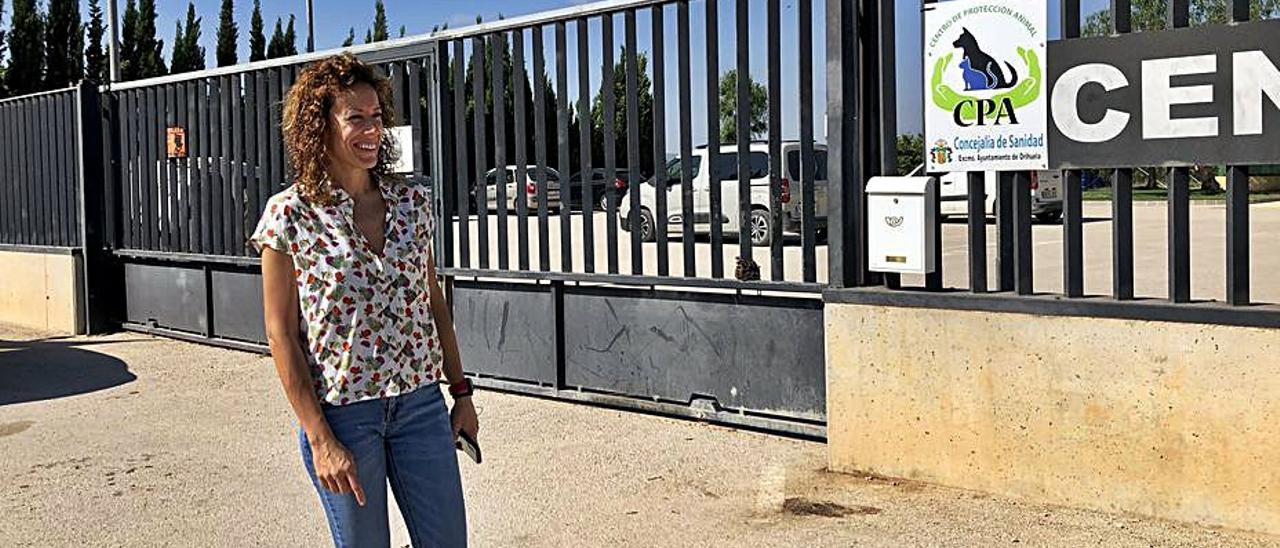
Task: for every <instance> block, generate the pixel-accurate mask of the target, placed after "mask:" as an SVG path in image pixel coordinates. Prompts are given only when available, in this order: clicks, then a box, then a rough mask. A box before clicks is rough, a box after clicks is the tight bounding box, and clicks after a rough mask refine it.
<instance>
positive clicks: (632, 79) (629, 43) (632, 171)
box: [622, 10, 644, 276]
mask: <svg viewBox="0 0 1280 548" xmlns="http://www.w3.org/2000/svg"><path fill="white" fill-rule="evenodd" d="M624 23H625V24H624V27H623V28H624V29H625V32H626V38H625V40H626V48H625V49H624V50H623V51H624V57H623V59H622V62H623V63H624V64H625V65H626V73H627V76H626V78H627V82H626V86H627V93H626V99H627V179H628V180H627V194H628V196H629V197H630V199H631V218H630V219H626V220H625V221H624V222H628V223H631V273H632V274H635V275H637V276H639V275H641V274H644V248H643V245H642V244H641V238H640V236H641V234H640V218H641V214H640V185H641V184H643V182H644V178H643V177H641V176H640V170H641V169H643V165H644V164H643V162H641V161H640V98H639V87H638V85H639V84H638V79H639V64H640V63H639V61H638V58H639V55H640V54H639V53H638V52H637V51H636V49H637V46H636V12H635V10H629V11H627V13H626V16H625V18H624Z"/></svg>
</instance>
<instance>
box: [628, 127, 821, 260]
mask: <svg viewBox="0 0 1280 548" xmlns="http://www.w3.org/2000/svg"><path fill="white" fill-rule="evenodd" d="M750 150H751V157H750V158H749V160H748V165H749V167H750V169H751V174H750V177H751V217H750V223H751V224H750V229H751V243H752V245H757V246H766V245H769V244H770V243H771V242H772V236H773V216H772V215H771V214H770V209H769V204H770V202H771V200H770V192H769V144H768V143H767V142H753V143H751V145H750ZM707 152H708V151H707V147H706V146H701V147H698V148H696V149H694V151H693V156H692V158H691V164H692V171H693V182H692V184H693V228H694V232H695V233H696V234H710V233H711V176H710V171H711V170H708V169H705V166H706V165H707V164H708V163H709V162H708V158H707V156H708V155H707ZM714 171H715V173H716V175H717V177H718V178H719V179H720V181H721V182H720V196H721V200H720V204H721V206H720V211H721V218H720V223H721V227H722V231H723V233H724V235H725V237H726V238H733V237H735V236H736V235H737V234H738V232H739V226H740V223H739V222H738V220H739V218H740V216H739V214H738V208H739V204H738V146H737V145H723V146H721V147H720V153H719V154H718V155H716V166H715V170H714ZM782 175H783V180H782V222H783V226H782V231H783V232H784V233H792V234H798V233H800V230H801V216H802V212H803V209H802V204H801V197H802V196H803V192H802V188H803V187H802V186H801V185H802V184H803V183H802V182H801V177H800V143H799V142H798V141H786V142H783V143H782ZM814 179H816V181H815V183H814V185H813V195H814V219H815V223H814V225H815V226H814V230H815V232H817V233H822V232H825V231H826V228H827V147H826V146H825V145H818V144H815V145H814ZM659 180H662V181H664V182H663V183H662V185H661V189H660V188H659V186H658V183H657V181H659ZM681 184H682V182H681V173H680V160H679V159H678V158H677V159H675V160H672V161H670V162H668V163H667V169H666V173H663V174H659V176H657V177H653V178H651V179H649V180H647V181H645V182H644V184H642V185H640V211H639V214H638V215H637V216H635V218H633V216H632V212H631V200H630V198H629V197H628V196H622V197H621V198H620V200H619V205H618V214H619V219H620V223H621V225H622V229H623V230H628V231H629V230H631V229H632V228H633V227H637V226H638V227H639V230H640V236H641V239H642V240H644V241H646V242H652V241H654V240H655V239H656V236H657V224H656V223H655V222H654V214H655V212H656V211H657V210H658V207H657V203H658V201H657V193H658V192H660V191H661V192H666V194H667V233H668V235H670V236H679V235H681V234H683V231H684V225H683V223H684V207H683V204H684V191H683V188H682V187H681Z"/></svg>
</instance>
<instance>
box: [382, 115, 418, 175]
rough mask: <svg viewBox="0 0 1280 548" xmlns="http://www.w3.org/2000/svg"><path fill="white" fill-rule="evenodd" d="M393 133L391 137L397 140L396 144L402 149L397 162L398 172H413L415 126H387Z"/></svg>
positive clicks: (396, 168)
mask: <svg viewBox="0 0 1280 548" xmlns="http://www.w3.org/2000/svg"><path fill="white" fill-rule="evenodd" d="M387 131H388V132H390V133H391V138H392V139H394V140H395V142H396V146H398V147H399V149H400V160H399V161H398V162H396V165H395V169H394V170H392V171H395V172H396V173H413V156H414V154H415V153H416V151H415V150H414V146H413V126H396V127H393V128H387Z"/></svg>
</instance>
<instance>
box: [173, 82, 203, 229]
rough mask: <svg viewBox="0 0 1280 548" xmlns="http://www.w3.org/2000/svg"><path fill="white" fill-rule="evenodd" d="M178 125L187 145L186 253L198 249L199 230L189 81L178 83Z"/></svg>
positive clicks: (183, 174)
mask: <svg viewBox="0 0 1280 548" xmlns="http://www.w3.org/2000/svg"><path fill="white" fill-rule="evenodd" d="M177 88H178V89H177V91H178V125H179V126H180V127H182V131H183V142H184V144H185V145H186V147H187V154H186V156H185V157H184V158H183V159H182V165H181V169H182V171H181V175H180V177H181V179H182V196H181V198H182V200H181V204H182V208H181V210H180V211H181V212H182V242H181V244H180V247H181V249H182V250H183V251H184V252H186V253H194V252H197V251H198V250H199V242H198V241H197V240H198V239H199V238H198V237H197V234H198V233H199V230H196V229H195V225H194V223H193V221H194V220H195V217H196V215H195V212H196V209H195V208H196V204H197V203H198V202H196V201H195V197H194V194H193V193H194V191H195V189H196V188H197V185H196V182H195V178H196V168H195V162H194V160H193V159H192V155H191V135H192V133H193V132H192V131H191V126H194V125H195V122H196V115H195V104H194V103H195V101H193V100H191V90H192V87H191V82H184V83H181V84H178V86H177Z"/></svg>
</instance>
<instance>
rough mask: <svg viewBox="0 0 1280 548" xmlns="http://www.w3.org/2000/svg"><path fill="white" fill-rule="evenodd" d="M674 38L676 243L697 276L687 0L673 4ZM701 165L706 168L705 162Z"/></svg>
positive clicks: (686, 265)
mask: <svg viewBox="0 0 1280 548" xmlns="http://www.w3.org/2000/svg"><path fill="white" fill-rule="evenodd" d="M676 38H677V46H676V49H677V52H676V58H677V60H678V61H679V65H680V66H679V72H678V73H677V77H676V80H677V81H678V82H677V83H678V84H679V87H680V91H679V93H680V224H681V225H682V227H681V234H680V243H681V245H682V247H683V248H684V251H683V255H684V275H685V277H686V278H695V277H697V276H698V257H697V251H696V245H697V242H696V240H695V238H694V232H693V221H694V219H693V215H694V213H693V211H694V209H693V115H692V111H693V99H692V97H691V95H692V90H691V89H690V86H691V85H692V82H693V78H692V75H691V72H692V70H691V69H690V68H689V59H690V57H689V48H690V39H689V2H688V0H680V2H679V3H678V4H676ZM703 169H709V166H704V167H703Z"/></svg>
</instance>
